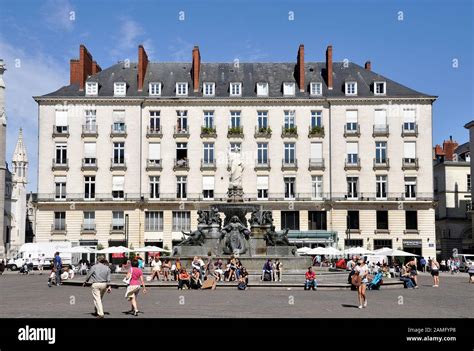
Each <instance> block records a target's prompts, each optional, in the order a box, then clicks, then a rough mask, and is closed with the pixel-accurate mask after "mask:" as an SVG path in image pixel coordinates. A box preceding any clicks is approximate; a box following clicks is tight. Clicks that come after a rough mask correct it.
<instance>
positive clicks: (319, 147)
mask: <svg viewBox="0 0 474 351" xmlns="http://www.w3.org/2000/svg"><path fill="white" fill-rule="evenodd" d="M311 158H323V144H322V143H311Z"/></svg>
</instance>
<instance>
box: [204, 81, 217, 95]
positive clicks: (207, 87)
mask: <svg viewBox="0 0 474 351" xmlns="http://www.w3.org/2000/svg"><path fill="white" fill-rule="evenodd" d="M215 87H216V84H215V83H203V85H202V92H203V95H204V96H214V95H215Z"/></svg>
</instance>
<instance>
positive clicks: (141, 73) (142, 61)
mask: <svg viewBox="0 0 474 351" xmlns="http://www.w3.org/2000/svg"><path fill="white" fill-rule="evenodd" d="M148 62H149V61H148V55H147V53H146V51H145V48H144V47H143V45H139V46H138V68H137V71H138V77H137V78H138V81H137V90H138V91H143V84H144V82H145V74H146V69H147V67H148Z"/></svg>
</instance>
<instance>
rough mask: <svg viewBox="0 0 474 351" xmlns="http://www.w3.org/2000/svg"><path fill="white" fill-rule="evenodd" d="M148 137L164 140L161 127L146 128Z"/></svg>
mask: <svg viewBox="0 0 474 351" xmlns="http://www.w3.org/2000/svg"><path fill="white" fill-rule="evenodd" d="M146 137H147V138H162V137H163V131H162V130H161V126H158V127H154V128H152V127H150V126H147V127H146Z"/></svg>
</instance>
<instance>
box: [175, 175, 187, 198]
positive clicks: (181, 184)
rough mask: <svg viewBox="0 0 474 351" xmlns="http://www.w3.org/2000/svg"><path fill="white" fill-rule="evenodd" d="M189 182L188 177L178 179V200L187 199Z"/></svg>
mask: <svg viewBox="0 0 474 351" xmlns="http://www.w3.org/2000/svg"><path fill="white" fill-rule="evenodd" d="M187 182H188V179H187V177H186V176H178V177H176V197H177V198H178V199H186V197H187V191H186V190H187V189H186V188H187V186H186V185H187Z"/></svg>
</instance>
